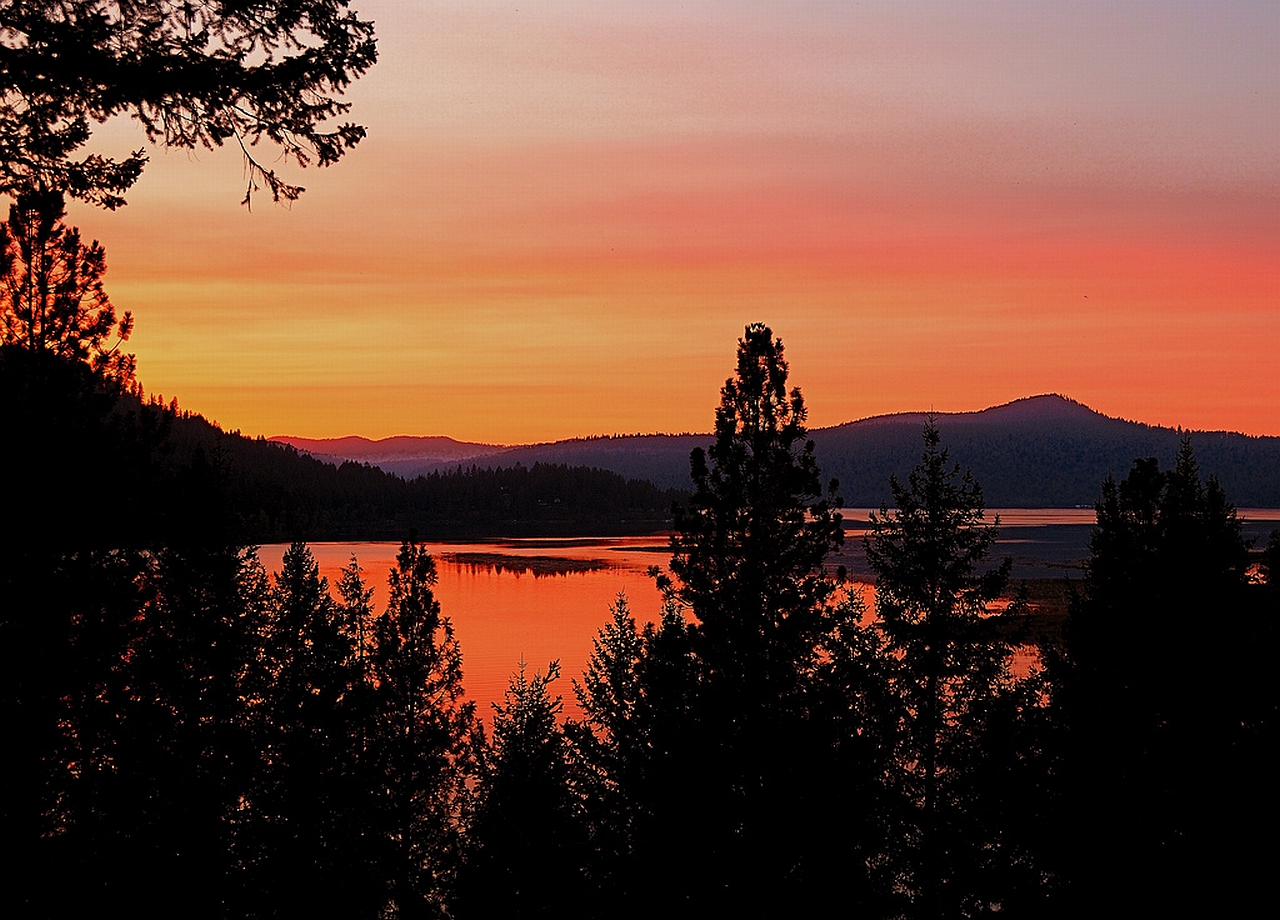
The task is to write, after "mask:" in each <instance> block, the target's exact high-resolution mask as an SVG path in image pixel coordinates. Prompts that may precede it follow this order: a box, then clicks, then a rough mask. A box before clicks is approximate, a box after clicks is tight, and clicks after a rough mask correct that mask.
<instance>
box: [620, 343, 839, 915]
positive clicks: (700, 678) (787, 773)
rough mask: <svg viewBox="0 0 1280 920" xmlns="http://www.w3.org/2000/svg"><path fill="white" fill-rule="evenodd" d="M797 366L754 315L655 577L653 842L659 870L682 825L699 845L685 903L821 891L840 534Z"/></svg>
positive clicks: (650, 656)
mask: <svg viewBox="0 0 1280 920" xmlns="http://www.w3.org/2000/svg"><path fill="white" fill-rule="evenodd" d="M787 373H788V367H787V362H786V360H785V357H784V354H783V348H782V342H781V341H780V340H778V339H775V338H774V336H773V333H772V332H771V331H770V329H769V328H768V327H767V326H764V325H761V324H753V325H750V326H748V327H747V328H746V331H745V333H744V335H743V337H742V339H740V340H739V343H738V357H737V372H736V374H735V376H734V377H733V378H731V379H729V380H728V381H726V382H725V385H724V388H723V389H722V390H721V402H720V407H719V409H718V410H717V412H716V424H715V442H714V443H713V444H712V445H711V447H710V449H709V450H708V451H706V452H704V451H702V450H695V451H694V452H693V455H692V456H691V458H690V465H691V472H692V477H693V482H694V493H693V496H692V498H691V499H690V501H689V505H688V507H687V508H679V507H678V508H677V509H676V513H675V522H674V529H675V533H674V535H673V536H672V538H671V549H672V558H671V564H670V568H671V576H670V577H667V576H659V578H658V583H659V586H660V587H661V588H662V589H663V591H664V593H665V595H666V600H667V603H668V605H669V609H668V613H667V615H665V616H664V620H663V623H662V624H661V625H660V626H659V627H658V628H657V629H655V630H654V631H652V632H651V633H649V634H648V636H647V637H646V642H645V654H644V657H643V661H642V662H641V664H640V668H639V672H640V674H641V680H642V688H643V693H644V696H645V707H644V717H645V720H646V721H647V723H648V731H649V732H650V734H649V735H648V737H647V738H646V744H647V756H648V758H649V762H648V763H647V764H646V765H645V767H644V778H643V786H644V787H645V788H646V790H647V791H646V793H645V796H646V797H647V799H648V801H647V803H646V811H647V814H646V818H645V820H646V823H647V827H648V829H647V830H646V831H644V832H643V833H642V834H641V838H642V839H641V843H640V847H641V849H642V850H643V849H644V847H645V839H646V838H647V839H648V841H649V842H648V846H650V847H653V846H654V843H655V841H664V844H659V845H658V846H657V848H655V849H652V850H650V857H649V858H650V860H651V862H650V863H648V865H651V866H652V867H653V868H654V869H656V868H657V866H658V864H659V859H660V852H661V846H662V845H666V846H670V845H672V844H673V838H674V837H676V836H678V835H681V834H682V835H683V836H684V845H686V846H689V847H691V848H693V849H695V850H697V851H698V852H699V853H700V854H701V857H700V860H699V862H698V863H697V864H696V865H690V866H688V867H671V866H669V865H665V866H664V867H663V868H664V871H666V872H667V879H668V883H669V884H671V885H672V886H673V888H674V889H675V890H676V891H682V892H683V895H682V896H683V898H685V901H684V903H685V904H686V905H702V906H704V907H706V908H710V906H711V905H713V904H715V905H717V906H719V907H721V908H730V909H734V908H736V909H753V910H756V911H759V910H762V909H763V910H766V911H767V910H773V909H782V905H783V904H786V903H791V904H792V906H793V907H794V906H796V904H797V903H799V902H797V900H796V899H797V898H800V897H803V896H804V894H805V892H806V891H809V890H810V889H809V887H808V886H807V885H806V881H807V879H806V872H807V867H808V865H809V861H810V857H811V856H812V850H811V847H812V846H816V844H813V843H812V841H813V840H814V839H815V835H814V834H813V826H812V824H811V823H810V822H811V819H812V816H813V815H814V814H816V813H817V811H818V809H819V805H818V803H817V802H816V801H814V800H812V799H811V798H810V794H811V793H813V792H814V775H815V773H817V772H820V771H821V770H822V769H823V765H822V758H823V757H824V756H825V755H824V754H823V753H822V751H823V750H824V747H825V742H826V741H827V738H826V737H825V735H824V731H823V729H824V726H820V725H817V724H816V722H815V721H814V719H813V718H812V717H813V715H814V713H813V710H812V700H813V694H814V690H815V682H816V681H817V680H818V675H819V671H820V667H819V661H820V651H819V650H820V648H821V646H822V645H823V644H824V643H825V641H826V639H827V638H828V637H829V635H830V634H831V633H832V631H833V630H834V629H836V628H837V625H838V615H839V613H840V611H841V609H843V608H841V607H839V606H838V605H837V604H836V603H835V600H834V595H835V584H834V582H833V581H831V580H830V579H828V578H826V577H824V575H823V569H822V566H823V562H824V560H825V558H826V557H827V555H828V554H829V553H830V552H831V551H832V550H834V549H835V548H837V547H839V546H840V544H841V541H842V538H843V531H842V529H841V525H840V516H839V514H838V513H837V512H836V510H835V509H836V507H838V505H839V500H838V498H837V497H836V495H835V483H834V482H833V483H831V487H830V488H829V490H828V491H827V492H826V494H825V495H824V492H823V488H822V483H821V478H820V475H819V471H818V465H817V461H816V459H815V456H814V446H813V442H812V441H809V440H808V439H807V437H806V435H807V432H806V429H805V418H806V411H805V407H804V401H803V399H802V397H801V395H800V391H799V390H798V389H790V390H788V388H787ZM682 611H687V613H688V614H689V615H690V617H689V622H688V624H687V625H686V623H685V622H684V621H683V620H682V619H681V616H680V613H681V612H682ZM642 864H645V863H643V861H642ZM761 892H765V893H766V895H765V896H766V897H767V898H768V899H772V900H771V901H770V903H771V904H772V905H773V906H772V907H766V906H765V905H764V904H762V902H761V900H760V898H761V896H762V895H761ZM695 909H696V908H695Z"/></svg>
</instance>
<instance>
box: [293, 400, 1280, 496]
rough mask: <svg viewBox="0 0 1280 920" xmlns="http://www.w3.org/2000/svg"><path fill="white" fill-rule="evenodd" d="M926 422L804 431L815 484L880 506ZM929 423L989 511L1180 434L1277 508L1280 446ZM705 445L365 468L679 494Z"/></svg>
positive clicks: (707, 438) (999, 418)
mask: <svg viewBox="0 0 1280 920" xmlns="http://www.w3.org/2000/svg"><path fill="white" fill-rule="evenodd" d="M927 417H928V415H927V413H922V412H915V413H898V414H893V415H880V416H874V417H872V418H866V419H861V420H859V421H854V422H848V423H845V424H843V425H836V426H834V427H831V428H818V429H814V430H813V431H811V432H810V436H811V437H812V438H813V440H814V443H815V445H816V448H817V454H818V461H819V463H820V465H821V467H822V471H823V475H824V477H832V476H834V477H835V478H837V479H839V481H840V493H841V496H842V497H843V498H844V500H845V504H846V505H848V506H850V507H878V506H879V505H881V504H882V503H884V502H888V501H890V500H891V495H890V492H889V477H890V475H896V476H898V477H899V478H903V477H905V476H906V475H907V474H908V473H909V472H910V471H911V469H912V467H914V466H915V464H916V462H917V461H918V460H919V457H920V451H921V449H922V447H923V444H922V441H921V429H922V428H923V426H924V423H925V420H926V418H927ZM933 417H934V420H935V422H936V424H937V425H938V428H939V430H940V432H941V434H942V443H943V446H944V447H946V448H947V449H948V450H949V452H950V456H951V459H952V460H953V461H955V462H957V463H959V464H960V465H961V466H962V467H964V468H967V469H969V470H971V471H972V472H973V474H974V477H975V478H976V479H977V480H978V482H979V483H980V484H981V485H982V488H983V492H984V495H985V497H986V501H987V505H988V506H989V507H993V508H997V507H1006V508H1007V507H1028V508H1062V507H1068V508H1069V507H1074V506H1078V505H1079V506H1091V505H1092V504H1093V503H1094V502H1095V501H1097V499H1098V496H1099V492H1100V488H1101V484H1102V481H1103V479H1105V478H1106V477H1107V476H1108V475H1113V476H1115V477H1116V478H1117V479H1119V478H1122V477H1123V476H1124V475H1125V473H1127V472H1128V470H1129V468H1130V466H1132V464H1133V461H1134V460H1135V459H1136V458H1139V457H1156V458H1158V459H1159V461H1160V465H1161V466H1162V467H1167V466H1171V465H1172V464H1173V459H1174V456H1175V455H1176V453H1177V451H1178V446H1179V444H1180V443H1181V441H1182V438H1183V437H1184V436H1186V437H1189V438H1190V439H1191V444H1192V446H1193V447H1194V449H1195V452H1196V457H1197V459H1198V460H1199V463H1200V469H1201V472H1202V474H1203V475H1205V476H1206V477H1207V476H1210V475H1214V476H1217V477H1218V480H1219V482H1221V484H1222V487H1223V489H1225V490H1226V493H1227V496H1228V497H1229V498H1230V499H1231V500H1232V501H1233V502H1235V503H1236V504H1237V505H1238V506H1240V507H1270V508H1275V507H1280V438H1275V437H1251V436H1248V435H1242V434H1237V433H1234V432H1224V431H1182V430H1179V429H1174V428H1162V427H1158V426H1153V425H1145V424H1142V423H1139V422H1130V421H1126V420H1124V419H1117V418H1111V417H1109V416H1106V415H1102V414H1101V413H1099V412H1095V411H1094V410H1093V409H1090V408H1089V407H1088V406H1085V405H1083V404H1081V403H1079V402H1076V401H1075V400H1072V399H1068V398H1066V397H1064V396H1059V395H1042V396H1032V397H1028V398H1025V399H1018V400H1014V401H1013V402H1010V403H1006V404H1004V405H1001V406H994V407H992V408H989V409H984V410H982V411H980V412H954V413H949V412H939V413H935V414H934V416H933ZM711 439H712V438H711V435H709V434H702V435H699V434H682V435H632V436H622V437H599V438H581V439H574V440H568V441H557V442H555V443H551V444H534V445H524V446H519V447H509V448H493V449H492V450H491V451H489V452H484V451H483V450H480V448H483V447H485V446H486V445H459V446H460V448H465V449H467V450H470V449H476V450H477V452H476V453H474V454H471V455H469V456H461V454H459V455H457V456H454V457H445V456H443V455H442V454H440V453H438V451H440V450H441V449H442V448H440V447H437V446H433V445H434V444H435V443H436V442H448V444H459V442H456V441H450V440H449V439H447V438H421V439H414V438H402V439H401V438H397V439H388V440H390V441H396V442H398V443H402V444H403V447H404V449H405V450H406V451H407V452H412V451H417V452H418V456H417V457H409V456H407V454H406V455H402V456H400V457H398V458H396V459H387V460H382V461H379V460H372V459H371V460H369V461H368V462H372V463H376V464H377V465H378V466H380V467H382V468H383V469H386V470H389V471H394V472H396V473H398V474H399V475H402V476H406V477H412V476H416V475H419V474H425V473H430V472H433V471H438V470H442V469H452V468H456V467H457V466H458V465H459V464H460V463H461V464H463V465H466V466H470V465H475V466H477V467H480V468H484V467H508V466H513V465H515V464H517V463H519V464H522V465H524V466H526V467H527V466H531V465H533V464H535V463H555V464H566V465H568V466H586V467H596V468H599V469H603V470H611V471H613V472H616V473H619V474H621V475H623V476H625V477H628V478H644V479H648V480H649V481H651V482H653V483H654V484H655V485H657V486H659V487H660V488H664V489H665V488H686V489H687V488H689V486H690V482H689V452H690V451H691V450H693V448H695V447H706V446H707V445H709V444H710V443H711ZM299 440H300V439H291V440H290V443H295V444H296V443H297V442H298V441H299ZM343 440H345V439H343ZM361 440H363V439H361ZM410 442H414V443H415V444H417V446H413V445H412V444H411V443H410ZM311 443H313V444H314V445H315V447H314V452H316V453H324V454H327V455H330V456H334V457H342V458H344V459H345V458H350V459H357V457H356V456H355V455H350V456H349V457H348V455H346V454H343V453H342V452H341V451H340V449H339V448H338V447H337V446H336V445H338V444H339V443H340V441H337V440H331V441H314V442H311ZM365 443H375V444H377V443H383V442H365ZM298 446H299V447H300V449H303V448H301V446H300V445H298ZM305 449H306V450H308V451H312V450H313V449H312V448H311V447H307V448H305ZM432 451H437V453H432Z"/></svg>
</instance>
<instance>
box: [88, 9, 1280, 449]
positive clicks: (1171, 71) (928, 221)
mask: <svg viewBox="0 0 1280 920" xmlns="http://www.w3.org/2000/svg"><path fill="white" fill-rule="evenodd" d="M352 6H353V8H354V9H356V10H358V11H359V12H360V13H361V14H362V15H363V16H364V17H366V18H370V19H372V20H374V21H375V23H376V26H377V32H378V36H379V56H380V59H379V62H378V63H377V64H376V65H375V66H374V68H373V69H372V70H370V71H369V72H368V73H367V74H366V75H365V76H364V77H363V78H362V79H361V80H359V81H358V82H357V83H356V84H354V85H353V86H352V87H351V89H350V90H349V92H348V94H347V99H348V100H349V101H350V102H351V103H352V104H353V109H352V112H351V118H352V119H353V120H355V121H358V122H360V123H362V124H364V125H365V126H366V127H367V128H368V137H367V138H366V140H365V141H364V142H362V143H361V144H360V145H359V146H358V147H357V148H356V149H355V150H354V151H353V152H352V153H350V154H349V155H348V156H346V157H344V158H343V160H342V161H340V162H339V163H338V164H337V165H335V166H332V167H329V168H326V169H316V168H310V169H306V170H301V171H299V170H294V169H292V167H285V169H284V171H285V173H286V174H287V178H288V179H290V180H291V181H295V182H297V183H299V184H302V185H305V186H306V187H307V191H306V192H305V193H304V195H303V196H302V198H301V200H299V201H298V202H296V203H295V204H293V205H292V206H291V207H289V208H285V207H281V206H277V205H273V204H272V203H271V201H270V199H269V196H267V195H265V194H260V195H259V196H258V198H257V199H255V201H254V204H253V208H252V210H251V211H250V210H247V209H245V208H243V207H241V206H240V204H239V201H240V199H241V197H242V195H243V191H244V177H243V165H242V162H241V160H240V158H239V154H238V152H237V151H234V150H230V149H223V150H219V151H212V152H210V151H198V152H196V153H195V154H192V153H189V152H187V151H175V150H170V151H165V150H162V149H159V150H155V149H153V150H151V151H150V153H151V162H150V164H149V165H148V167H147V169H146V171H145V172H144V174H143V176H142V178H141V180H140V181H139V182H138V184H137V186H135V188H134V190H133V191H132V192H131V193H130V195H129V205H128V206H127V207H125V208H123V209H121V210H119V211H116V212H104V211H98V210H94V209H92V208H89V207H87V206H80V205H77V206H73V207H72V209H71V220H72V222H73V223H75V224H77V225H79V226H80V227H81V229H82V231H83V232H84V234H85V235H87V236H91V237H94V238H97V239H99V240H101V241H102V242H103V244H104V245H105V246H106V249H107V257H108V265H109V271H108V273H107V276H106V281H107V289H108V291H109V293H110V294H111V297H112V300H113V302H114V303H115V304H116V305H117V307H118V308H119V309H128V310H131V311H132V312H133V314H134V317H135V320H136V330H135V333H134V335H133V338H132V339H131V340H130V342H129V347H130V348H131V349H132V350H133V351H134V352H135V353H136V354H137V357H138V376H139V378H140V379H141V381H142V382H143V384H144V385H145V386H146V388H147V390H148V391H149V392H153V393H160V394H163V396H164V397H165V398H166V399H168V398H171V397H177V398H178V399H179V402H180V403H181V405H182V406H183V407H184V408H188V409H192V410H195V411H198V412H200V413H202V414H204V415H205V416H206V417H208V418H211V419H214V420H216V421H217V422H218V423H219V424H221V425H222V426H223V427H224V428H227V429H238V430H241V431H243V432H244V433H245V434H249V435H266V436H272V435H297V436H308V437H337V436H343V435H350V434H360V435H364V436H366V437H374V438H377V437H387V436H392V435H400V434H409V435H448V436H451V437H455V438H458V439H461V440H471V441H484V442H489V443H524V442H534V441H549V440H556V439H560V438H567V437H576V436H584V435H594V434H612V433H636V432H656V431H662V432H680V431H708V430H710V429H711V427H712V424H713V420H714V411H715V406H716V405H717V403H718V402H719V389H720V387H721V386H722V385H723V383H724V381H725V379H726V378H727V377H728V376H730V374H731V373H732V371H733V367H734V356H735V349H736V344H737V340H738V338H739V337H740V336H741V335H742V332H743V328H744V326H745V325H746V324H748V323H752V322H763V323H766V324H768V325H769V326H770V327H771V328H772V329H773V331H774V333H775V334H776V335H777V336H779V337H780V338H781V339H782V340H783V343H784V346H785V349H786V355H787V358H788V360H789V363H790V370H791V377H790V379H791V382H792V383H793V384H794V385H797V386H799V387H800V388H801V389H802V390H803V392H804V395H805V401H806V404H807V406H808V409H809V424H810V427H821V426H826V425H834V424H839V423H841V422H845V421H849V420H852V419H857V418H863V417H866V416H871V415H878V414H881V413H888V412H899V411H922V410H926V409H930V408H932V409H935V410H937V411H940V412H952V411H971V410H976V409H981V408H984V407H986V406H990V405H995V404H999V403H1003V402H1007V401H1009V400H1012V399H1016V398H1019V397H1023V396H1030V395H1035V394H1039V393H1061V394H1064V395H1067V396H1070V397H1072V398H1074V399H1076V400H1079V401H1081V402H1084V403H1085V404H1087V405H1089V406H1091V407H1092V408H1094V409H1097V410H1098V411H1101V412H1104V413H1106V414H1108V415H1113V416H1118V417H1122V418H1128V419H1134V420H1138V421H1143V422H1148V423H1151V424H1162V425H1171V426H1182V427H1185V428H1207V429H1232V430H1239V431H1244V432H1247V433H1250V434H1266V435H1280V4H1277V3H1274V2H1269V0H1263V2H1257V3H1243V2H1221V0H1219V2H1199V3H1191V2H1187V3H1141V2H1135V3H1124V4H1115V3H1111V2H1096V3H1095V2H1088V0H1084V2H1082V0H1072V2H1059V0H1044V2H983V3H975V2H954V0H947V2H933V0H931V2H914V3H909V4H905V3H897V2H858V3H855V2H849V0H838V2H794V3H788V4H779V3H775V2H756V0H733V2H729V0H706V2H685V3H677V2H667V0H645V2H638V0H612V2H606V3H601V2H599V0H546V2H536V0H534V2H530V0H524V2H497V0H441V2H426V0H353V2H352ZM93 145H94V146H93V148H92V149H97V150H101V151H102V152H107V153H115V154H122V153H125V152H127V151H128V150H129V149H133V148H136V147H138V146H141V145H143V139H142V137H141V132H140V129H139V128H138V127H137V126H136V125H134V124H131V123H128V122H122V121H117V122H112V123H109V124H108V125H106V126H104V127H102V128H101V129H100V130H99V132H98V134H97V135H96V136H95V139H94V141H93ZM262 153H265V154H266V157H267V158H268V159H270V158H271V157H272V156H273V154H272V153H271V152H270V151H262ZM944 434H945V432H944Z"/></svg>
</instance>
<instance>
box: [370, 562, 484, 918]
mask: <svg viewBox="0 0 1280 920" xmlns="http://www.w3.org/2000/svg"><path fill="white" fill-rule="evenodd" d="M435 583H436V567H435V560H434V559H432V557H431V555H430V553H428V552H427V551H426V550H425V549H423V548H422V547H421V546H420V545H418V544H417V542H416V541H414V540H412V539H411V540H409V541H406V542H405V543H404V544H403V545H402V546H401V548H400V553H399V555H398V556H397V557H396V565H395V567H394V568H392V570H391V572H390V574H389V576H388V587H389V591H390V594H389V598H388V601H387V608H386V611H385V612H384V613H383V614H382V615H381V616H380V617H379V618H378V620H377V622H376V623H375V626H374V647H373V654H372V657H371V662H370V663H371V665H372V677H373V685H374V688H375V691H374V694H373V696H374V709H375V712H376V715H375V725H374V729H373V734H372V736H371V737H370V739H369V745H368V747H369V751H368V753H367V755H366V756H368V757H369V758H371V761H372V765H371V769H373V770H375V771H376V773H377V782H378V787H379V789H380V790H381V801H380V804H379V808H378V814H377V816H376V818H375V820H376V821H377V822H378V826H379V830H380V835H381V839H382V846H383V847H384V848H385V850H384V856H383V859H384V863H383V864H384V865H385V866H387V867H388V869H389V875H390V877H389V878H388V879H387V882H388V888H389V890H390V891H391V898H392V900H393V901H394V902H395V904H396V907H397V910H398V912H399V915H400V916H402V917H415V916H427V915H430V914H433V913H438V912H440V911H442V910H444V909H445V907H446V905H447V903H448V900H449V898H450V896H451V892H452V891H453V885H454V880H455V877H456V872H457V868H458V865H459V862H460V859H461V843H462V840H461V816H462V814H463V812H464V810H465V807H466V799H467V795H468V791H467V783H468V779H469V777H470V776H472V775H473V774H474V753H473V751H474V746H475V736H476V732H477V730H478V723H477V722H476V719H475V714H474V713H475V705H474V704H473V703H471V702H468V701H467V700H466V699H465V696H464V693H463V689H462V651H461V649H460V648H459V647H458V642H457V639H455V638H454V635H453V625H452V623H451V622H450V621H449V619H448V618H447V617H444V616H442V615H441V613H440V604H439V602H438V601H437V600H436V599H435V596H434V594H433V592H432V588H433V586H434V585H435Z"/></svg>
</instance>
